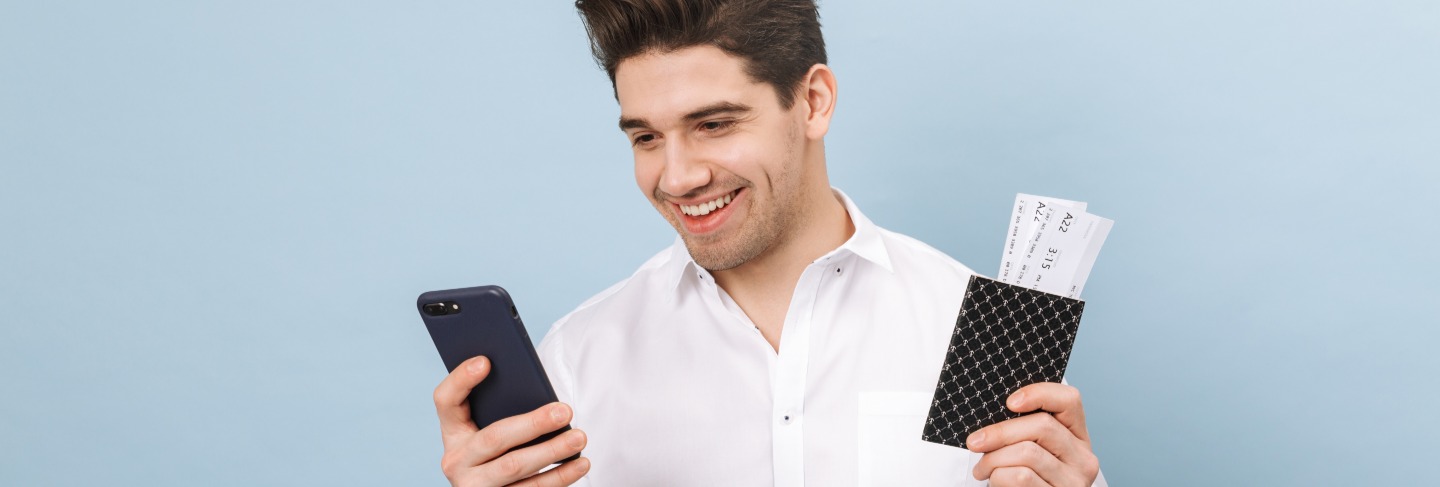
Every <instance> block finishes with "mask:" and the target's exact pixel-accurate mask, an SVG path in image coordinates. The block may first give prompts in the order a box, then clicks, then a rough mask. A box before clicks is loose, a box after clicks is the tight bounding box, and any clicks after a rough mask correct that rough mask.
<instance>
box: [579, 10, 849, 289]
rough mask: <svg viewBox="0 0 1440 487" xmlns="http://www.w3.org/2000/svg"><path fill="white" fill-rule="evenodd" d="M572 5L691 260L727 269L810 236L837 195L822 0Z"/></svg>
mask: <svg viewBox="0 0 1440 487" xmlns="http://www.w3.org/2000/svg"><path fill="white" fill-rule="evenodd" d="M797 3H803V7H804V8H801V7H798V6H794V5H793V4H797ZM576 5H577V6H578V7H579V8H580V10H581V12H582V13H583V14H585V16H586V17H585V21H586V24H587V27H588V29H589V31H590V34H591V36H592V42H593V44H594V47H595V52H596V57H597V59H598V60H599V61H600V64H601V65H602V66H604V67H605V68H606V70H607V71H608V72H609V73H610V76H611V79H612V82H613V83H614V86H615V96H616V99H617V100H618V101H619V102H620V128H621V129H622V130H624V131H625V134H626V136H627V137H628V138H629V140H630V143H631V145H632V147H633V150H634V154H635V179H636V182H637V184H638V185H639V186H640V189H641V191H642V192H644V193H645V195H646V196H647V197H648V198H649V199H650V201H651V203H652V204H653V205H654V206H655V208H656V210H658V211H659V212H660V214H661V216H663V217H665V219H666V220H668V221H669V222H670V224H671V225H672V226H674V227H675V230H676V231H677V232H678V233H679V234H680V236H681V238H682V239H683V240H684V241H685V244H686V247H687V248H688V249H689V251H690V255H691V256H692V257H694V259H695V261H696V262H697V263H699V264H700V265H701V266H702V267H705V268H706V269H710V270H715V271H720V270H727V269H732V268H735V267H738V266H741V265H744V264H745V263H747V262H751V261H754V260H755V259H756V258H757V257H761V256H763V255H766V253H767V252H769V253H772V254H773V253H775V252H777V251H778V250H777V249H781V248H785V247H786V246H787V245H789V246H793V245H795V242H796V241H798V240H803V238H804V236H805V235H807V234H806V230H807V229H808V228H809V227H808V226H807V225H809V224H810V221H811V220H812V219H810V218H808V217H809V216H810V215H812V214H814V213H815V212H817V208H819V207H821V206H822V205H824V204H826V203H827V202H828V203H829V204H834V203H835V200H834V197H833V196H832V195H831V194H830V189H829V182H828V177H827V176H826V173H825V160H824V144H823V137H824V135H825V133H826V131H828V129H829V121H830V116H831V114H832V113H833V109H834V101H835V78H834V76H833V74H832V73H831V72H830V70H829V68H828V67H826V66H825V65H824V64H821V63H819V62H816V61H814V60H815V59H818V60H820V61H823V60H824V51H823V41H821V39H820V36H819V30H818V29H819V24H818V21H817V17H816V13H815V8H814V4H813V3H812V2H810V1H805V2H755V1H749V0H744V1H735V2H720V1H706V2H661V1H659V0H618V1H614V0H612V1H609V2H600V1H594V0H584V1H581V2H577V3H576ZM782 19H784V21H782ZM792 30H793V31H798V32H792ZM772 43H798V44H801V45H800V46H796V45H776V44H772ZM802 52H809V53H810V54H806V55H803V56H802V55H800V54H798V53H802ZM816 52H818V54H816ZM807 63H808V64H807Z"/></svg>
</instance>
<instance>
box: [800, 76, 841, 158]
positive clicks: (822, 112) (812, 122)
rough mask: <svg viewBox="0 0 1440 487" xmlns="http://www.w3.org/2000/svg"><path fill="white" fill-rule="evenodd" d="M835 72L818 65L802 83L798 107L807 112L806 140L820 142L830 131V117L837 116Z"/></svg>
mask: <svg viewBox="0 0 1440 487" xmlns="http://www.w3.org/2000/svg"><path fill="white" fill-rule="evenodd" d="M835 89H836V87H835V72H834V71H831V70H830V67H829V66H826V65H824V64H816V65H814V66H811V67H810V72H808V73H805V78H804V79H803V80H802V81H801V82H800V92H799V93H798V94H799V95H800V96H799V99H798V100H795V103H796V104H797V105H800V106H801V108H803V109H804V110H805V138H807V139H811V140H819V139H822V138H824V137H825V133H826V132H829V131H830V117H831V116H832V115H834V114H835Z"/></svg>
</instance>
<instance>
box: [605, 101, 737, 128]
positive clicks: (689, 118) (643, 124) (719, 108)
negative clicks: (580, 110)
mask: <svg viewBox="0 0 1440 487" xmlns="http://www.w3.org/2000/svg"><path fill="white" fill-rule="evenodd" d="M751 110H753V109H752V108H750V106H749V105H742V104H739V103H734V102H728V101H722V102H719V103H713V104H710V105H706V106H704V107H701V108H699V109H697V110H695V111H693V112H690V113H687V114H685V116H684V117H682V118H683V119H684V120H685V121H686V122H694V121H696V120H700V119H703V118H708V117H713V116H715V115H720V114H722V113H740V114H743V113H749V112H750V111H751ZM649 128H650V122H649V121H646V120H645V119H643V118H630V117H624V116H622V117H620V130H621V131H626V130H630V129H649Z"/></svg>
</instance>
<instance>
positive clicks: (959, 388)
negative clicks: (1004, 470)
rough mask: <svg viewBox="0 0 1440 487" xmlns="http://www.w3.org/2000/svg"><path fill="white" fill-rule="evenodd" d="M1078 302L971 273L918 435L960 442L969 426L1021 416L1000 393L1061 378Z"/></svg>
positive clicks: (1082, 304) (1075, 325)
mask: <svg viewBox="0 0 1440 487" xmlns="http://www.w3.org/2000/svg"><path fill="white" fill-rule="evenodd" d="M1084 309H1085V302H1084V301H1080V300H1078V299H1071V298H1067V297H1064V296H1058V295H1054V294H1050V293H1047V292H1044V291H1036V290H1034V289H1027V288H1024V287H1020V286H1016V285H1012V284H1006V283H1003V282H1000V281H996V280H994V279H989V278H985V277H980V276H971V277H970V284H969V285H967V286H966V287H965V301H964V302H963V303H962V304H961V305H960V317H959V318H958V319H957V320H956V322H955V334H954V335H952V336H951V337H950V351H949V352H947V353H946V355H945V366H944V367H943V368H941V369H940V382H939V383H938V384H936V385H935V398H934V400H933V401H932V402H931V403H930V414H929V416H928V417H927V418H926V420H925V431H924V433H923V434H922V435H921V438H922V439H924V440H925V441H929V442H932V443H940V444H942V445H951V446H958V447H960V448H965V438H966V437H968V436H970V433H974V432H975V431H976V430H979V429H980V428H983V427H985V426H989V425H992V424H995V423H999V422H1001V421H1005V420H1007V419H1011V418H1018V417H1020V416H1022V415H1021V414H1019V413H1015V412H1011V411H1010V410H1009V409H1006V408H1005V399H1007V398H1009V397H1010V394H1011V393H1014V392H1015V391H1017V390H1019V389H1020V388H1021V387H1023V386H1026V385H1030V384H1033V383H1036V382H1060V379H1061V378H1062V377H1064V376H1065V366H1066V364H1067V363H1069V361H1070V347H1071V346H1073V345H1074V344H1075V331H1076V330H1077V329H1078V328H1079V327H1080V313H1081V311H1083V310H1084Z"/></svg>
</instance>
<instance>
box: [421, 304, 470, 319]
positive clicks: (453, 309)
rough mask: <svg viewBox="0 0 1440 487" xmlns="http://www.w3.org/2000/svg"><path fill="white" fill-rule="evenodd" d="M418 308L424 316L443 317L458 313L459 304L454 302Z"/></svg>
mask: <svg viewBox="0 0 1440 487" xmlns="http://www.w3.org/2000/svg"><path fill="white" fill-rule="evenodd" d="M420 308H421V309H423V310H424V311H425V314H427V315H430V316H445V315H453V314H459V313H460V303H456V302H454V301H444V302H439V303H430V304H427V305H425V306H421V307H420Z"/></svg>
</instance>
